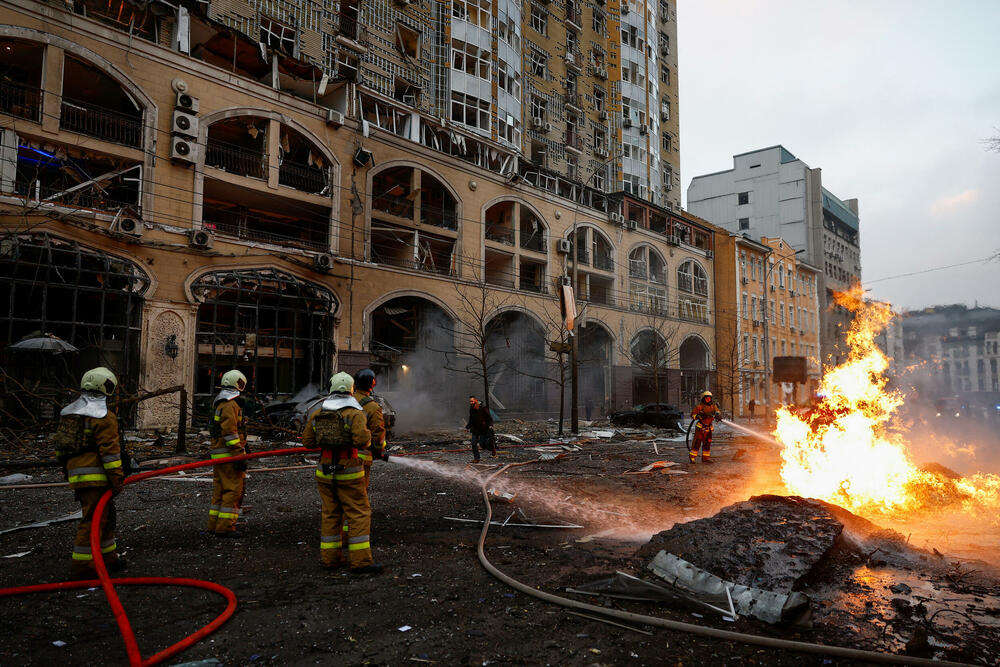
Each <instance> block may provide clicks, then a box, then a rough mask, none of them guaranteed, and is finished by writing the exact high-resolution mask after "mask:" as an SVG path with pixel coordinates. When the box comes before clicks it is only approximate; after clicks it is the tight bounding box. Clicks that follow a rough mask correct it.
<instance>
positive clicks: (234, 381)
mask: <svg viewBox="0 0 1000 667" xmlns="http://www.w3.org/2000/svg"><path fill="white" fill-rule="evenodd" d="M222 386H223V387H232V388H234V389H236V390H237V391H243V390H244V389H246V387H247V376H246V375H243V373H241V372H239V371H238V370H235V369H233V370H231V371H227V372H226V374H225V375H223V376H222Z"/></svg>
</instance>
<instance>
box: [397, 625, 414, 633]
mask: <svg viewBox="0 0 1000 667" xmlns="http://www.w3.org/2000/svg"><path fill="white" fill-rule="evenodd" d="M398 629H399V631H400V632H409V631H410V630H412V629H413V628H412V627H411V626H409V625H401V626H400V627H399V628H398Z"/></svg>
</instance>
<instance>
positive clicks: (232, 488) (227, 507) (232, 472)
mask: <svg viewBox="0 0 1000 667" xmlns="http://www.w3.org/2000/svg"><path fill="white" fill-rule="evenodd" d="M246 476H247V474H246V471H243V470H236V469H235V468H234V464H232V463H217V464H216V465H215V467H214V468H213V473H212V506H211V507H210V508H209V510H208V531H209V532H210V533H213V532H214V533H231V532H234V531H235V530H236V520H237V519H239V518H240V505H242V504H243V489H244V484H243V482H244V479H245V478H246Z"/></svg>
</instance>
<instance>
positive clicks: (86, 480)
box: [54, 393, 125, 491]
mask: <svg viewBox="0 0 1000 667" xmlns="http://www.w3.org/2000/svg"><path fill="white" fill-rule="evenodd" d="M54 440H55V441H56V442H55V445H56V455H57V456H58V457H59V459H60V461H62V462H64V465H65V469H66V477H67V480H68V481H69V485H70V487H72V488H74V489H78V488H85V487H102V486H110V487H111V488H112V489H113V490H115V491H117V490H118V489H120V488H121V486H122V481H123V480H124V479H125V474H124V472H123V471H122V453H121V446H120V444H119V442H118V418H117V417H116V416H115V413H113V412H111V411H110V410H109V409H108V403H107V397H106V396H103V395H100V394H93V393H87V394H84V395H82V396H81V397H80V398H79V399H77V400H76V401H74V402H73V403H70V404H69V405H67V406H66V407H65V408H63V410H62V411H61V412H60V413H59V430H58V431H57V433H56V435H55V437H54Z"/></svg>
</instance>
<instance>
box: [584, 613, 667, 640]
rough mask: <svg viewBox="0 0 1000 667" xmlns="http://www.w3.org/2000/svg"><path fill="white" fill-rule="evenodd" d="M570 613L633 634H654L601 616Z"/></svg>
mask: <svg viewBox="0 0 1000 667" xmlns="http://www.w3.org/2000/svg"><path fill="white" fill-rule="evenodd" d="M568 613H570V614H572V615H573V616H579V617H581V618H589V619H590V620H592V621H599V622H601V623H607V624H608V625H613V626H615V627H618V628H625V629H626V630H631V631H632V632H639V633H642V634H644V635H651V634H653V633H652V632H650V631H649V630H643V629H642V628H637V627H634V626H631V625H626V624H625V623H617V622H615V621H612V620H610V619H607V618H602V617H600V616H593V615H591V614H582V613H580V612H578V611H571V612H568Z"/></svg>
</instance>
